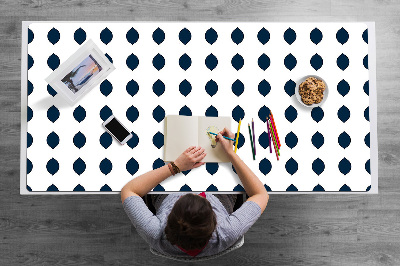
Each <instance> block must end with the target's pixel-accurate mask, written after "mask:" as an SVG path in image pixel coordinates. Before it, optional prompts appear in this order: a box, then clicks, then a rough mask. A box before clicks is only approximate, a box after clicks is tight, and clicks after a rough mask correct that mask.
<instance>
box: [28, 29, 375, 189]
mask: <svg viewBox="0 0 400 266" xmlns="http://www.w3.org/2000/svg"><path fill="white" fill-rule="evenodd" d="M43 25H46V24H43ZM91 25H92V24H90V23H88V24H82V25H75V26H74V28H73V29H72V30H69V31H65V30H64V29H65V26H63V25H61V24H59V23H54V25H51V26H49V25H47V27H46V28H45V30H44V27H43V28H42V27H39V26H40V25H33V26H32V27H30V28H29V29H28V44H29V47H34V46H35V47H37V46H36V45H41V44H43V43H45V44H46V46H47V47H49V49H48V51H46V52H43V53H42V54H41V55H40V56H41V57H43V58H39V55H38V54H37V53H35V52H34V49H32V52H31V53H29V49H28V56H27V67H28V70H29V71H28V79H29V80H28V84H27V96H28V107H27V113H26V115H27V121H28V125H29V126H28V133H27V140H26V143H27V149H28V156H27V161H26V162H27V163H26V165H27V169H26V170H27V175H28V182H27V183H28V186H27V189H28V190H29V191H37V189H36V186H35V184H34V182H35V181H34V178H33V176H34V175H35V173H36V172H35V171H38V170H39V169H41V171H42V170H45V172H47V173H48V175H49V176H51V177H53V178H54V179H52V180H54V181H51V183H49V184H48V185H46V187H45V188H42V189H41V191H43V190H44V191H49V192H57V191H68V190H69V191H74V192H89V191H103V192H110V191H113V190H118V189H115V185H114V184H115V183H116V181H115V180H113V179H115V178H116V177H118V176H119V175H122V176H124V178H126V179H128V178H132V176H135V175H137V174H138V173H140V171H146V170H147V168H149V167H150V168H152V169H157V168H159V167H162V166H163V165H165V162H164V161H163V159H162V151H163V148H164V134H163V122H164V121H165V117H166V115H167V114H170V113H171V111H172V109H171V104H175V105H176V106H174V109H173V110H175V111H174V112H175V113H177V114H179V115H183V116H192V115H204V116H208V117H218V116H221V115H224V116H226V115H230V116H231V117H232V120H233V121H234V122H236V123H237V122H239V120H240V119H242V120H246V119H251V117H250V116H253V118H254V119H255V123H256V127H257V128H259V131H258V132H256V133H257V134H256V138H255V142H256V144H257V145H258V147H257V151H260V154H258V152H257V161H256V164H255V165H254V167H255V169H256V172H257V174H259V175H260V176H261V177H262V178H263V179H262V180H263V182H264V183H265V188H266V189H267V190H268V191H274V186H272V185H271V184H272V183H269V182H270V179H271V178H274V177H273V175H276V174H284V175H286V176H288V177H290V178H293V180H295V179H300V178H301V175H302V174H303V173H305V172H307V173H310V176H314V177H315V178H317V180H318V183H317V184H315V185H313V187H311V188H310V189H309V190H308V191H310V192H311V191H315V192H323V191H341V192H347V191H353V190H354V189H353V187H352V184H351V183H349V182H347V181H345V182H347V183H343V184H340V186H339V187H338V188H337V189H334V190H332V188H331V187H329V185H326V182H325V183H324V182H323V178H326V177H325V176H326V173H327V170H326V169H330V170H329V171H331V169H333V168H334V169H335V170H336V174H338V175H339V174H340V175H341V176H342V177H344V178H345V179H344V180H349V179H346V178H350V177H351V176H352V175H354V174H355V173H359V172H358V171H359V169H358V168H359V165H360V164H357V163H354V162H353V160H354V158H353V157H351V155H347V152H350V151H351V150H352V149H354V147H356V145H357V143H358V142H357V138H359V136H357V135H355V134H354V133H353V131H351V130H349V129H348V128H349V127H351V124H352V122H353V121H359V120H360V118H361V119H362V121H363V123H366V124H368V125H369V122H370V108H369V105H368V97H369V90H370V88H369V80H368V75H367V74H364V75H360V77H361V78H363V79H364V80H362V83H361V87H360V85H359V84H360V83H359V82H354V79H352V78H351V77H350V78H349V75H348V73H349V71H352V70H353V68H360V67H361V69H362V70H363V71H365V73H367V71H368V67H369V65H368V54H367V51H368V49H364V48H367V47H368V30H367V29H365V28H363V29H362V30H361V31H360V30H358V35H357V34H355V33H354V32H357V31H355V30H354V29H353V28H352V26H351V25H350V24H346V23H345V24H343V25H340V24H339V23H336V24H335V25H337V27H336V28H335V29H333V30H327V28H326V26H324V25H323V24H318V23H315V24H312V23H310V24H307V27H308V26H309V27H308V29H307V30H305V29H301V30H299V28H298V25H296V23H293V24H292V25H289V24H287V25H286V26H284V27H281V28H280V30H279V31H277V30H276V28H274V25H273V24H265V25H263V26H259V25H258V24H257V28H255V29H253V30H251V31H248V30H247V29H248V27H255V25H251V24H249V25H247V24H243V23H229V24H227V26H224V27H221V26H220V25H218V24H212V23H206V24H205V25H206V26H204V27H200V28H198V27H192V24H191V23H187V24H185V23H180V25H179V27H176V25H177V24H172V25H174V27H176V28H175V29H174V31H171V30H170V26H169V25H168V24H165V23H159V24H154V25H153V26H151V27H150V28H151V29H150V30H148V31H143V27H142V25H141V24H140V23H139V24H138V23H133V24H132V25H129V26H128V27H124V30H120V29H117V28H116V27H114V26H113V25H112V24H111V25H106V24H101V25H100V24H99V25H97V27H95V28H96V30H93V27H92V26H91ZM93 25H95V24H93ZM147 29H149V27H147V28H146V30H147ZM43 30H44V31H45V32H44V33H45V34H44V33H42V32H39V31H43ZM89 39H93V41H95V42H96V43H97V44H98V45H99V46H100V45H101V50H102V51H103V52H104V54H105V56H106V58H107V59H108V60H110V62H113V63H115V65H118V66H119V68H120V69H117V71H116V72H118V71H122V72H124V74H123V76H121V75H120V76H117V75H118V74H117V75H116V76H115V77H114V76H110V77H107V79H104V80H102V81H101V82H100V83H99V85H98V87H97V91H95V90H94V91H93V92H91V95H93V99H94V100H95V101H97V102H98V104H97V105H94V104H93V106H92V105H89V104H88V103H87V102H84V101H82V102H80V103H78V104H77V105H75V106H73V107H71V108H70V109H68V108H65V107H64V106H63V105H61V104H59V102H58V101H57V100H58V98H59V95H58V94H57V92H56V91H55V90H54V89H53V88H52V87H51V86H49V85H47V84H46V85H45V86H44V87H43V86H42V84H41V83H40V82H38V81H37V79H35V77H34V73H38V72H35V71H39V69H40V68H42V67H44V68H46V69H47V70H49V71H54V70H56V69H57V68H58V67H59V66H60V64H61V63H62V61H63V60H65V58H67V57H68V56H66V55H65V54H64V51H62V49H60V48H59V47H62V45H63V44H64V42H66V41H68V43H71V45H74V49H75V48H76V49H77V48H78V47H79V46H81V45H83V44H84V43H85V42H86V41H87V40H89ZM354 40H357V43H358V45H361V44H363V49H364V50H363V51H366V52H365V54H363V55H362V57H360V58H359V59H354V58H353V57H352V55H351V54H350V52H349V51H350V50H351V49H350V48H351V47H352V45H354V44H353V42H354ZM121 41H123V42H125V43H124V45H122V46H121V47H126V48H121V51H120V53H116V52H115V46H116V45H117V44H119V42H121ZM171 43H173V45H174V47H175V48H176V49H175V50H174V51H173V52H167V51H168V49H169V47H170V45H171ZM277 43H279V45H280V46H281V47H282V48H283V49H284V50H285V52H284V53H283V54H281V55H279V56H278V57H277V56H276V55H275V54H274V52H273V51H274V49H276V44H277ZM145 46H148V47H151V49H150V51H151V53H150V54H149V55H148V56H144V54H143V50H141V49H143V47H145ZM199 46H201V47H202V48H203V51H206V52H204V54H201V56H199V53H197V52H196V51H194V50H193V49H194V48H193V47H199ZM300 46H302V47H303V46H304V49H307V56H300V55H299V54H298V52H297V51H298V47H300ZM29 47H28V48H29ZM112 47H114V50H113V48H112ZM223 47H229V49H227V51H228V50H229V53H227V54H224V53H221V49H224V48H223ZM249 47H251V49H252V50H253V52H252V55H251V56H249V53H248V51H246V50H248V49H249ZM332 47H334V48H332ZM331 48H332V49H333V50H334V51H332V53H334V56H333V57H332V58H330V57H329V58H328V57H327V56H326V51H325V50H326V49H331ZM170 53H174V56H170ZM122 55H123V56H122ZM61 59H62V60H61ZM357 60H358V61H357ZM42 62H44V65H43V63H42ZM300 66H302V67H306V68H307V69H308V71H309V72H310V73H315V74H317V75H318V73H325V72H324V71H326V70H327V69H330V68H334V69H335V70H336V71H337V72H336V73H337V76H338V77H339V78H338V80H337V81H335V83H331V82H330V84H329V87H330V93H332V94H335V96H334V97H336V98H337V99H340V100H343V101H342V102H340V100H339V103H340V104H338V105H337V108H335V110H332V109H330V108H329V107H325V106H324V105H323V106H321V107H314V108H312V109H309V111H308V112H303V110H301V109H300V108H299V106H298V105H296V103H295V101H291V100H292V99H294V97H295V90H296V82H297V73H298V72H299V71H302V69H300V68H301V67H300ZM171 68H173V69H174V71H176V75H175V73H172V72H171V71H170V69H171ZM278 68H279V69H280V71H282V73H281V74H279V75H276V74H274V73H275V72H274V71H275V70H276V69H278ZM146 71H148V72H146ZM197 71H201V72H197ZM224 71H227V73H231V74H230V75H231V76H230V77H229V79H223V78H221V77H223V75H224V73H223V72H224ZM249 71H254V76H253V77H252V79H253V80H252V81H251V82H249V78H248V76H251V75H249ZM122 72H121V73H122ZM196 72H197V73H196ZM30 73H32V75H30ZM146 73H151V75H148V76H147V79H146V80H145V81H144V79H143V76H145V75H144V74H146ZM198 75H200V76H202V77H201V78H202V79H201V80H202V82H198V79H197V77H196V76H198ZM320 75H322V74H320ZM203 76H204V77H203ZM120 77H122V78H121V79H118V78H120ZM43 78H45V77H43ZM43 92H44V95H45V96H46V97H48V99H47V100H48V102H49V103H50V104H48V105H46V106H45V108H42V109H43V110H41V109H40V108H38V107H37V106H36V105H34V102H35V101H29V100H30V99H34V97H37V95H40V94H41V93H43ZM360 92H362V94H361V95H362V97H364V98H363V99H364V100H365V101H364V102H365V106H363V107H362V111H361V112H360V111H354V109H353V108H352V106H351V105H350V104H349V99H350V98H352V97H355V96H354V95H358V96H359V95H360ZM120 95H123V99H122V100H121V105H119V104H118V103H116V100H115V99H117V98H118V97H119V96H120ZM143 95H147V96H146V97H148V98H143ZM171 95H174V96H173V97H176V101H174V102H173V103H171V97H170V96H171ZM199 95H201V96H199ZM249 95H252V96H251V97H256V99H254V101H252V102H249V98H248V97H249ZM197 97H203V98H198V99H197ZM224 97H227V100H226V102H224V103H221V101H220V99H221V98H224ZM272 97H281V98H280V99H281V100H280V104H278V103H277V102H273V100H272V99H273V98H272ZM228 98H229V100H228ZM49 99H53V100H54V101H50V100H49ZM203 99H204V101H203ZM35 100H36V99H35ZM128 102H129V103H128ZM200 102H202V103H201V108H199V104H200ZM144 104H146V105H147V106H146V108H143V105H144ZM94 106H96V107H95V108H94ZM121 108H123V110H121ZM113 111H114V112H113ZM271 111H274V116H276V119H277V123H278V124H279V127H280V128H282V129H284V130H282V133H281V132H280V133H281V134H282V135H281V134H280V135H281V136H280V139H281V142H282V145H283V146H284V150H283V151H282V153H283V154H284V156H283V157H282V159H283V160H282V161H280V162H279V163H280V164H281V167H280V168H279V167H276V166H277V165H276V163H277V162H276V161H274V160H273V158H274V157H273V156H269V149H270V147H269V140H268V131H267V128H262V126H263V125H264V124H265V123H266V118H267V116H269V114H270V113H271ZM114 113H115V114H118V116H119V117H121V118H122V119H123V120H124V121H125V122H124V124H125V125H126V126H127V127H128V128H129V130H130V131H131V134H132V138H131V139H130V140H129V141H128V142H127V143H126V145H125V146H121V147H120V146H119V145H120V144H118V143H116V141H115V140H114V139H113V137H112V135H110V134H109V133H108V132H106V131H101V132H97V131H96V135H95V134H93V132H92V131H91V130H90V129H89V128H88V125H90V124H91V123H92V122H93V121H94V120H97V121H98V123H99V124H101V123H102V122H103V121H105V120H107V119H108V118H109V117H110V116H111V115H113V114H114ZM328 117H329V119H330V120H332V119H333V120H335V121H327V119H328ZM143 119H147V121H146V123H148V128H149V129H151V130H149V131H148V132H146V134H147V136H145V135H144V134H143V130H141V129H140V127H141V126H142V125H143V123H144V122H143ZM38 121H41V122H40V123H45V126H43V128H45V129H46V133H45V135H44V137H42V136H39V135H38V134H37V133H36V131H35V130H33V128H34V127H35V125H37V124H36V123H39V122H38ZM65 121H69V124H68V125H66V127H65V129H62V127H63V124H64V123H65ZM303 121H307V122H308V124H309V125H312V126H313V127H311V128H309V132H308V134H307V137H304V134H302V130H304V129H301V124H302V122H303ZM328 122H330V123H332V124H334V125H340V127H341V128H342V129H341V130H340V132H338V133H337V134H336V135H335V136H333V137H332V136H331V135H330V134H328V133H327V132H326V130H325V129H324V126H325V125H326V123H328ZM233 124H235V123H233ZM67 129H68V131H69V133H68V138H66V137H65V132H64V131H65V130H67ZM246 136H247V135H245V134H243V132H241V133H239V138H238V149H239V151H242V150H245V149H246V148H243V147H244V146H246V145H248V143H249V142H248V143H246ZM361 138H362V141H363V145H364V147H365V149H367V150H368V151H369V148H370V145H371V144H370V133H369V130H368V131H366V132H363V133H362V136H361ZM41 142H44V143H41ZM332 145H334V146H335V147H336V148H337V150H338V151H341V153H340V154H341V155H340V158H337V159H336V161H332V160H328V159H326V157H324V155H323V153H324V152H325V151H326V148H327V147H331V146H332ZM94 146H96V147H97V150H96V151H97V153H98V154H96V158H97V159H96V160H94V159H93V158H88V157H87V155H86V153H87V150H88V149H91V148H93V147H94ZM304 146H307V147H309V148H311V150H312V151H313V152H312V153H310V155H307V156H311V157H312V158H310V160H308V162H307V163H304V162H303V159H302V158H301V156H299V155H298V154H299V151H300V150H301V149H303V148H304ZM37 147H45V148H46V151H48V155H46V156H47V157H46V158H45V163H44V164H43V163H42V164H39V163H37V161H36V160H35V157H34V156H35V154H34V153H33V151H34V149H37ZM65 147H70V148H71V149H70V153H71V156H72V158H71V160H69V165H68V164H67V163H64V160H63V157H62V150H63V149H65ZM146 147H148V149H149V153H150V154H151V156H150V159H149V162H148V163H147V164H146V165H145V163H144V161H143V160H142V158H141V153H140V152H142V149H146ZM120 148H122V149H124V150H125V149H126V150H128V151H129V152H131V154H130V155H129V156H128V157H124V161H123V162H119V161H117V159H116V158H117V157H116V156H115V154H113V152H115V151H116V150H119V149H120ZM30 151H32V152H30ZM264 152H265V153H264ZM332 165H334V167H332ZM121 166H122V167H121ZM121 168H122V169H121ZM150 168H149V169H150ZM362 168H363V169H362V171H363V173H364V174H368V175H370V174H371V169H370V168H371V166H370V159H368V158H367V159H366V160H365V162H363V164H362ZM93 169H95V170H93ZM202 169H203V170H202V171H203V173H204V174H206V175H208V176H209V177H213V178H215V177H217V176H218V175H219V174H220V173H222V172H223V171H226V169H225V167H222V165H221V164H218V163H206V165H205V166H204V167H203V168H202ZM278 169H280V170H279V171H284V173H279V172H276V171H278ZM231 170H232V171H233V172H235V169H234V168H233V167H232V169H231ZM65 171H70V173H72V175H73V176H74V178H75V179H74V180H77V181H76V183H75V184H73V186H69V187H70V188H69V189H68V190H66V188H65V187H63V185H62V183H57V182H56V179H55V177H57V178H59V177H60V176H62V175H65ZM92 171H97V173H98V174H99V176H100V177H101V178H103V179H102V180H104V181H102V183H101V184H100V185H98V187H97V188H96V189H93V188H89V187H88V185H87V184H86V183H85V181H84V178H85V175H87V174H88V173H89V172H92ZM195 174H196V173H195V171H194V170H188V171H185V172H183V175H184V176H186V177H187V178H191V177H192V176H194V175H195ZM30 177H32V178H30ZM298 184H299V183H296V182H295V181H290V183H288V184H287V185H285V188H284V189H281V190H280V191H287V192H297V191H301V189H302V188H301V186H299V185H298ZM204 189H205V190H206V191H244V188H243V187H242V186H241V184H235V185H234V186H233V187H230V188H227V187H223V186H222V185H221V183H217V181H215V182H213V183H210V184H207V186H206V187H205V188H204ZM370 189H371V186H370V185H367V186H366V187H365V189H364V190H365V191H368V190H370ZM153 190H154V191H166V189H165V188H164V187H163V185H162V184H159V185H157V186H156V187H155V188H154V189H153ZM175 190H176V191H196V190H197V189H196V188H195V187H194V186H193V185H192V183H190V182H189V181H187V182H186V183H181V184H180V185H179V187H177V188H175ZM357 191H359V190H357Z"/></svg>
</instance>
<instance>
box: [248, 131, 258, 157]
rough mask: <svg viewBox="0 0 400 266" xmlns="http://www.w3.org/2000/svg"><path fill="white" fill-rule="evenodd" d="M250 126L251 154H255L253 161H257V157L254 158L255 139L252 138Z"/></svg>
mask: <svg viewBox="0 0 400 266" xmlns="http://www.w3.org/2000/svg"><path fill="white" fill-rule="evenodd" d="M248 125H249V135H250V142H251V152H252V153H253V160H255V159H256V157H255V156H254V148H253V147H254V146H253V138H252V136H251V129H250V124H248Z"/></svg>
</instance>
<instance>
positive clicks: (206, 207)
mask: <svg viewBox="0 0 400 266" xmlns="http://www.w3.org/2000/svg"><path fill="white" fill-rule="evenodd" d="M216 226H217V219H216V217H215V213H214V211H213V209H212V207H211V204H210V202H209V201H208V200H207V199H205V198H203V197H200V196H197V195H194V194H192V193H188V194H185V195H184V196H182V197H181V198H180V199H178V200H177V201H176V202H175V205H174V207H173V208H172V210H171V213H170V214H169V215H168V221H167V226H166V227H165V234H166V236H167V239H168V241H169V242H170V243H171V244H172V245H178V246H180V247H181V248H183V249H186V250H193V249H200V248H202V247H204V246H205V245H206V244H207V242H208V240H209V239H210V238H211V236H212V233H213V232H214V229H215V227H216Z"/></svg>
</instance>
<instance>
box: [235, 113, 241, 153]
mask: <svg viewBox="0 0 400 266" xmlns="http://www.w3.org/2000/svg"><path fill="white" fill-rule="evenodd" d="M241 123H242V119H241V118H240V119H239V125H238V130H237V133H236V142H235V153H236V151H237V145H238V141H239V134H240V124H241Z"/></svg>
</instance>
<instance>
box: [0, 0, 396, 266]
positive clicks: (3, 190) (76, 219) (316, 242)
mask: <svg viewBox="0 0 400 266" xmlns="http://www.w3.org/2000/svg"><path fill="white" fill-rule="evenodd" d="M268 2H269V3H267V1H264V2H263V1H254V2H253V1H243V0H237V1H227V0H225V1H222V0H215V1H177V0H175V1H161V0H160V1H128V0H98V1H83V0H73V1H65V0H64V1H50V0H20V1H15V0H10V1H4V0H3V1H0V67H1V68H0V69H1V71H0V80H1V82H0V95H1V96H0V108H1V118H0V121H1V122H0V123H1V124H0V136H1V141H0V169H1V177H0V265H19V264H26V265H86V264H88V265H116V264H124V265H144V264H146V265H147V264H151V265H152V264H155V265H156V264H162V265H164V264H167V263H170V264H172V262H171V261H167V260H164V259H160V258H158V257H154V256H153V255H152V254H151V253H150V252H149V248H148V246H147V245H146V244H145V243H144V241H143V240H142V239H141V238H140V237H139V236H138V234H137V233H136V231H135V229H134V228H133V227H132V226H131V224H130V222H129V220H128V218H127V217H126V215H125V213H124V211H123V209H122V206H121V203H120V199H119V196H117V195H111V196H110V195H108V196H107V195H102V196H24V197H22V196H20V195H19V147H20V145H19V142H20V74H21V73H20V62H21V58H20V54H21V52H20V51H21V21H22V20H92V21H98V20H127V21H133V20H181V21H188V20H218V21H232V20H236V21H376V36H377V86H378V136H379V191H380V192H379V195H372V196H351V195H349V196H342V195H340V196H332V195H286V196H281V195H273V196H271V197H270V202H269V205H268V207H267V209H266V212H265V213H264V214H263V215H262V217H261V218H260V219H259V220H258V222H257V223H256V224H255V225H254V226H253V227H252V228H251V229H250V231H249V232H248V233H247V234H246V237H245V239H246V240H245V244H244V246H243V247H241V248H240V249H239V250H237V251H235V252H232V253H230V254H229V255H227V256H225V257H221V258H219V259H216V260H214V261H211V262H207V263H208V264H213V265H214V264H216V265H238V264H247V265H253V264H256V265H379V264H382V265H400V176H399V172H400V166H399V158H400V143H399V139H400V127H399V124H400V110H399V104H400V93H399V91H400V85H399V84H397V82H399V83H400V71H399V69H400V58H399V55H400V49H399V47H400V17H399V14H400V2H399V1H397V0H376V1H372V0H360V1H350V0H311V1H308V2H307V3H306V1H303V0H272V1H268ZM199 264H200V263H199Z"/></svg>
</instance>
